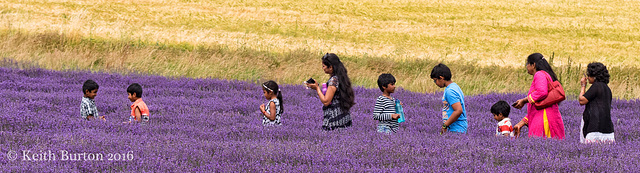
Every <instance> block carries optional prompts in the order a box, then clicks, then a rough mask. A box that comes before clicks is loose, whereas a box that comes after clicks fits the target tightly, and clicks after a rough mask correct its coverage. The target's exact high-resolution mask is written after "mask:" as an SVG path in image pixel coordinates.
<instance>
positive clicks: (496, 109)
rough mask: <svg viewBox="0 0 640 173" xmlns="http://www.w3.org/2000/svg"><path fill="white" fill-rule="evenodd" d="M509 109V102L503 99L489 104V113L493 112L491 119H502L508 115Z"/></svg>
mask: <svg viewBox="0 0 640 173" xmlns="http://www.w3.org/2000/svg"><path fill="white" fill-rule="evenodd" d="M510 111H511V107H510V106H509V103H507V102H506V101H504V100H500V101H498V102H497V103H495V104H493V106H491V113H492V114H493V119H496V120H498V121H502V119H504V118H508V117H509V112H510Z"/></svg>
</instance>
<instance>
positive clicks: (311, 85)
mask: <svg viewBox="0 0 640 173" xmlns="http://www.w3.org/2000/svg"><path fill="white" fill-rule="evenodd" d="M307 87H309V88H311V89H312V90H317V89H318V83H307Z"/></svg>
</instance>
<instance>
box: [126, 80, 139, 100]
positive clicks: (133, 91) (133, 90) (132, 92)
mask: <svg viewBox="0 0 640 173" xmlns="http://www.w3.org/2000/svg"><path fill="white" fill-rule="evenodd" d="M127 93H129V100H130V101H131V102H135V101H136V100H138V98H142V86H140V84H138V83H133V84H131V85H129V87H127Z"/></svg>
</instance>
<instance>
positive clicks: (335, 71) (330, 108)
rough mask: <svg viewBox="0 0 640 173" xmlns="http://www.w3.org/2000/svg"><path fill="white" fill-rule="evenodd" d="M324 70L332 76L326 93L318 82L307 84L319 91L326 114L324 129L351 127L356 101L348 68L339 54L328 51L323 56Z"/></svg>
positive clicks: (323, 122)
mask: <svg viewBox="0 0 640 173" xmlns="http://www.w3.org/2000/svg"><path fill="white" fill-rule="evenodd" d="M322 70H324V73H326V74H329V77H330V78H329V80H328V81H327V91H326V94H323V92H322V89H321V88H320V87H318V83H317V82H314V83H307V84H306V85H307V87H309V88H311V89H313V90H316V91H317V93H318V97H319V98H320V102H322V105H323V107H322V111H323V114H324V116H323V120H322V129H324V130H335V129H341V128H346V127H350V126H351V112H350V109H351V107H352V106H353V105H355V104H356V103H355V102H354V99H355V97H354V94H353V89H352V88H351V80H350V79H349V75H347V69H346V68H345V67H344V65H343V64H342V62H341V61H340V58H339V57H338V55H336V54H333V53H327V54H325V55H324V56H322Z"/></svg>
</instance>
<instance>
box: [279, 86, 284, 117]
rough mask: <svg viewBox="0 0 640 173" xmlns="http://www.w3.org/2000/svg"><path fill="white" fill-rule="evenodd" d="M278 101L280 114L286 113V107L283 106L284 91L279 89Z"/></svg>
mask: <svg viewBox="0 0 640 173" xmlns="http://www.w3.org/2000/svg"><path fill="white" fill-rule="evenodd" d="M277 97H278V101H279V102H280V114H282V112H284V107H283V106H282V105H283V104H284V103H283V102H282V90H280V89H278V96H277Z"/></svg>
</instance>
